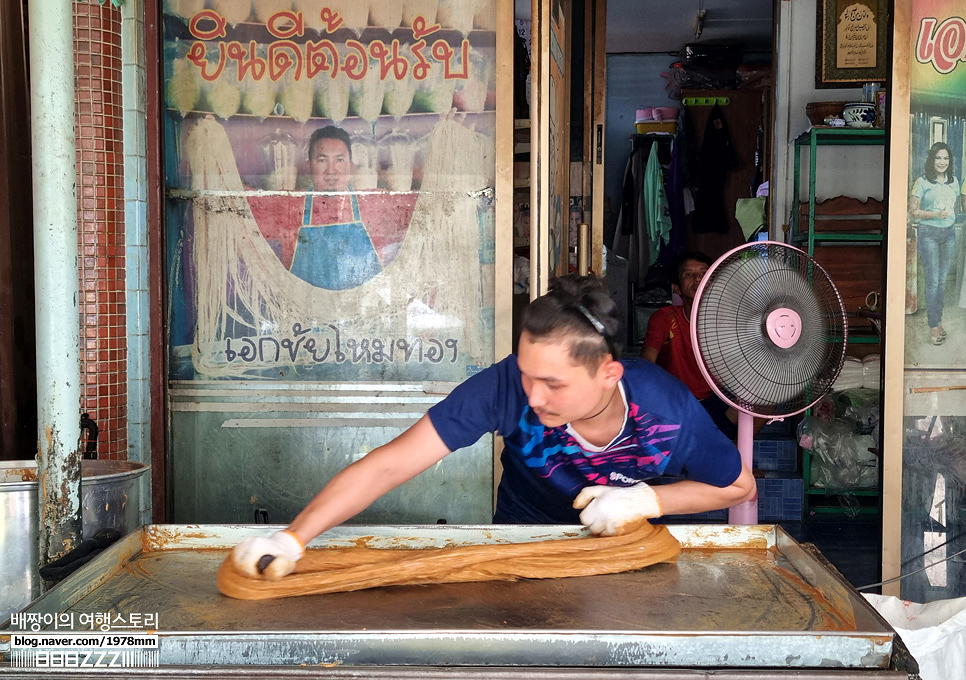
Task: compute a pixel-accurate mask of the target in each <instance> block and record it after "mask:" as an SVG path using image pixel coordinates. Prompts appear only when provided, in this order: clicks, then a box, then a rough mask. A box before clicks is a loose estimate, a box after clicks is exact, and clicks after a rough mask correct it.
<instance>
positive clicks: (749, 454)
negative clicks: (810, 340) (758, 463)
mask: <svg viewBox="0 0 966 680" xmlns="http://www.w3.org/2000/svg"><path fill="white" fill-rule="evenodd" d="M765 330H766V332H767V333H768V338H769V339H770V340H771V341H772V342H773V343H775V344H776V345H778V346H779V347H781V348H782V349H788V348H789V347H792V346H793V345H794V344H795V343H796V342H798V339H799V337H801V331H802V317H801V316H799V314H798V312H796V311H795V310H794V309H788V308H787V307H779V308H778V309H775V310H774V311H772V312H771V313H769V314H768V318H767V319H766V320H765ZM754 451H755V417H754V416H753V415H751V414H750V413H748V412H746V411H742V410H740V409H738V453H740V454H741V462H742V463H744V464H745V465H747V466H748V469H749V470H751V469H752V467H753V463H754ZM728 522H729V523H730V524H758V494H757V493H756V494H755V497H754V498H753V499H751V500H750V501H746V502H744V503H739V504H738V505H733V506H731V507H730V508H728Z"/></svg>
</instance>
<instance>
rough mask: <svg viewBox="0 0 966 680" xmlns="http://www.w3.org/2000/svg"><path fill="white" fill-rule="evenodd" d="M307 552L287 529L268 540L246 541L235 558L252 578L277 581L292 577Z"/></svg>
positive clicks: (254, 538)
mask: <svg viewBox="0 0 966 680" xmlns="http://www.w3.org/2000/svg"><path fill="white" fill-rule="evenodd" d="M304 552H305V548H303V546H302V541H300V540H299V539H298V536H296V535H295V534H293V533H292V532H291V531H288V530H287V529H286V530H284V531H276V532H275V533H274V534H272V535H271V536H269V537H267V538H266V537H264V536H255V537H251V538H246V539H245V540H244V541H242V542H241V543H239V544H238V545H236V546H235V549H234V550H233V551H232V553H231V556H232V559H233V560H234V561H235V566H237V567H238V569H239V570H241V571H242V572H243V573H245V574H247V575H248V576H252V577H254V578H266V579H268V580H270V581H277V580H279V579H280V578H282V577H283V576H285V575H286V574H290V573H292V570H294V569H295V563H296V562H297V561H298V560H299V558H300V557H302V554H303V553H304ZM263 558H264V559H263Z"/></svg>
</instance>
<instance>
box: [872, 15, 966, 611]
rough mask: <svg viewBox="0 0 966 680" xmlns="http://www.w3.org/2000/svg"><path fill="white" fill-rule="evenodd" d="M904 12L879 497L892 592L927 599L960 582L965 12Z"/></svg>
mask: <svg viewBox="0 0 966 680" xmlns="http://www.w3.org/2000/svg"><path fill="white" fill-rule="evenodd" d="M908 7H909V8H910V9H911V13H910V19H911V26H910V29H911V30H909V31H908V33H907V32H906V31H902V34H903V35H905V36H906V38H905V39H908V40H909V41H910V45H909V48H910V49H909V51H910V53H911V54H912V56H913V59H912V60H910V61H911V63H910V69H909V72H910V82H909V105H910V109H909V112H910V116H909V118H908V125H909V136H908V138H909V150H908V153H909V156H908V160H909V172H908V177H907V178H906V180H907V186H908V191H909V193H908V209H907V210H906V243H907V249H906V316H905V321H906V323H905V343H904V350H905V370H904V373H903V381H902V397H901V398H902V414H903V418H902V431H901V436H902V447H901V455H902V478H901V493H896V494H891V497H892V499H893V500H888V499H890V494H889V492H888V489H889V484H888V482H884V487H885V493H884V497H885V498H886V499H887V503H889V502H896V501H898V502H899V503H901V512H900V513H898V515H897V516H900V517H901V555H900V559H899V560H898V564H899V567H898V568H899V570H900V571H901V573H902V574H903V576H904V577H905V578H903V579H902V581H901V584H900V587H899V588H900V596H901V597H902V598H903V599H908V600H912V601H915V602H928V601H932V600H937V599H944V598H951V597H956V596H957V595H960V594H962V592H963V588H964V586H966V562H963V561H962V559H961V558H962V555H963V551H964V549H966V513H964V512H963V508H966V417H964V416H966V400H964V399H966V390H964V386H966V378H964V371H963V368H964V366H966V354H964V347H966V277H964V271H966V266H964V265H966V247H964V246H966V244H964V240H966V239H964V235H963V226H964V224H966V204H964V201H963V193H962V183H963V181H964V170H966V165H964V160H966V157H964V154H966V145H964V141H966V63H964V61H966V16H964V10H966V8H964V6H963V3H962V2H958V1H955V0H912V1H911V2H910V3H909V5H908ZM896 35H897V40H899V38H898V36H899V35H900V33H899V32H898V29H897V34H896ZM901 87H903V83H897V84H896V85H895V87H894V88H893V91H895V89H896V88H901ZM905 124H906V123H905V121H904V120H899V119H896V118H894V119H893V120H892V125H893V126H896V125H905ZM901 132H904V130H903V131H901ZM899 153H901V152H899ZM891 223H892V224H894V222H891ZM892 236H897V235H896V234H892ZM892 242H893V243H894V241H892ZM887 370H888V368H887ZM887 392H888V389H887ZM891 425H892V424H891V423H888V424H887V426H886V427H887V428H888V427H890V426H891ZM888 438H889V432H888V429H887V430H886V432H885V434H884V435H883V439H884V440H885V441H888ZM887 447H888V445H887ZM887 455H888V454H887ZM892 568H893V569H895V568H896V567H895V566H892Z"/></svg>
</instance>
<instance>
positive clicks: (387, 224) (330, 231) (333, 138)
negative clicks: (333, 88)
mask: <svg viewBox="0 0 966 680" xmlns="http://www.w3.org/2000/svg"><path fill="white" fill-rule="evenodd" d="M309 168H310V170H311V173H312V191H311V192H309V193H307V194H306V195H305V198H304V200H301V199H298V200H297V202H296V201H295V200H292V199H288V198H287V197H283V198H281V199H279V197H277V196H271V197H268V196H266V197H254V196H253V197H250V198H249V205H250V206H251V209H252V215H253V216H254V217H255V221H256V222H257V223H258V226H259V229H261V231H262V234H263V235H264V236H265V238H266V239H267V240H268V242H269V243H270V244H271V245H272V247H273V248H274V249H275V252H276V254H277V255H278V256H279V259H280V260H281V261H282V263H283V264H284V265H285V266H286V267H287V268H288V269H289V271H291V272H292V274H294V275H295V276H297V277H299V278H300V279H302V280H303V281H306V282H307V283H310V284H312V285H313V286H317V287H319V288H326V289H328V290H345V289H348V288H355V287H356V286H359V285H361V284H363V283H365V282H366V281H368V280H369V279H371V278H372V277H373V276H376V275H377V274H379V273H380V272H381V271H382V270H383V267H385V266H386V265H387V264H388V263H389V261H390V260H391V259H392V257H393V256H394V255H395V253H396V251H397V250H398V247H399V246H400V245H401V242H402V239H403V237H404V235H405V232H406V229H407V228H408V226H409V220H410V217H411V216H412V210H413V205H414V203H415V197H414V195H413V194H409V193H406V194H396V193H392V194H391V193H388V192H366V193H358V192H356V191H354V190H353V189H352V186H351V185H350V183H349V180H350V177H351V176H352V170H353V165H352V142H351V141H350V139H349V135H348V134H347V133H346V132H345V130H342V129H341V128H338V127H335V126H332V125H330V126H327V127H324V128H320V129H318V130H316V131H315V132H314V133H313V134H312V137H311V138H310V140H309Z"/></svg>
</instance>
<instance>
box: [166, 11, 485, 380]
mask: <svg viewBox="0 0 966 680" xmlns="http://www.w3.org/2000/svg"><path fill="white" fill-rule="evenodd" d="M361 8H364V9H365V11H362V10H361ZM164 9H165V11H164V15H163V24H164V41H165V42H164V55H165V60H164V66H165V104H166V111H165V117H164V123H165V130H164V132H165V159H166V175H167V177H166V199H167V210H166V219H167V225H166V229H167V239H166V240H167V244H168V254H167V255H168V258H167V259H168V289H169V293H170V318H169V327H170V338H169V345H170V357H169V359H170V361H169V364H170V366H171V370H170V374H171V377H172V378H173V379H180V380H184V379H187V380H192V379H209V378H244V377H252V378H259V379H266V378H272V377H276V376H281V375H284V379H285V380H292V379H294V380H328V379H338V380H350V381H351V380H372V379H379V380H426V379H433V380H452V381H456V380H461V379H462V378H465V377H466V376H467V375H468V374H471V373H473V372H475V371H476V370H479V368H480V367H481V366H485V365H488V364H489V363H490V362H491V361H492V359H493V355H492V353H493V331H492V326H493V319H492V315H493V300H492V296H493V286H492V276H493V274H492V263H493V251H494V243H493V240H494V231H493V185H494V179H493V175H494V138H493V127H494V120H495V118H494V110H495V99H496V93H495V86H494V62H495V25H494V24H495V3H487V2H479V1H473V2H466V3H451V2H436V1H435V0H433V1H432V2H427V0H419V1H399V2H385V3H368V2H356V3H347V2H334V1H332V0H314V1H313V0H293V1H292V2H289V1H288V0H285V1H282V2H279V1H278V0H273V1H269V0H252V2H251V3H249V2H236V3H225V2H215V1H213V0H208V2H205V1H203V0H202V1H196V2H188V1H187V0H182V1H180V2H179V1H176V0H166V2H165V4H164ZM363 15H364V16H363Z"/></svg>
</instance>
